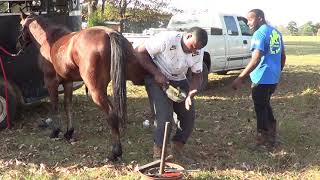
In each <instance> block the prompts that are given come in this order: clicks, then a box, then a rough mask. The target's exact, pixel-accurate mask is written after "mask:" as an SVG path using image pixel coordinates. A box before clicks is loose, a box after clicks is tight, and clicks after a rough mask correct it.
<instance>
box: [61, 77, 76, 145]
mask: <svg viewBox="0 0 320 180" xmlns="http://www.w3.org/2000/svg"><path fill="white" fill-rule="evenodd" d="M63 88H64V110H65V112H66V116H67V119H68V125H67V131H66V133H65V134H64V137H65V138H66V139H67V140H68V141H69V140H71V138H72V135H73V132H74V127H73V120H72V112H71V110H72V92H73V83H72V82H65V83H63Z"/></svg>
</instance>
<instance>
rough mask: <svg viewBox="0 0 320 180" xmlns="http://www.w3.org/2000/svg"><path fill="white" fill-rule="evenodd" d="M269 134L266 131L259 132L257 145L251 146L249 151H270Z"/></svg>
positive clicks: (256, 140)
mask: <svg viewBox="0 0 320 180" xmlns="http://www.w3.org/2000/svg"><path fill="white" fill-rule="evenodd" d="M267 136H268V134H267V132H266V131H264V130H258V132H257V135H256V139H255V143H252V144H249V146H248V147H249V149H250V150H252V151H268V142H267V138H268V137H267Z"/></svg>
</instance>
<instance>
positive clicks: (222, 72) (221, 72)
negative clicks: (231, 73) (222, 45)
mask: <svg viewBox="0 0 320 180" xmlns="http://www.w3.org/2000/svg"><path fill="white" fill-rule="evenodd" d="M227 73H228V71H219V72H217V74H218V75H226V74H227Z"/></svg>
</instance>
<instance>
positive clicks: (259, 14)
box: [249, 9, 266, 22]
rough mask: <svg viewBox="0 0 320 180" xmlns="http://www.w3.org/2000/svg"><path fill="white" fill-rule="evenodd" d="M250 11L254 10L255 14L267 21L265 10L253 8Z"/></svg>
mask: <svg viewBox="0 0 320 180" xmlns="http://www.w3.org/2000/svg"><path fill="white" fill-rule="evenodd" d="M250 12H253V13H254V14H256V16H257V17H260V18H262V21H264V22H265V21H266V18H265V17H264V12H263V11H262V10H261V9H252V10H251V11H249V13H250Z"/></svg>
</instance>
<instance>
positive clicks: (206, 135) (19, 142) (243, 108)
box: [0, 66, 320, 172]
mask: <svg viewBox="0 0 320 180" xmlns="http://www.w3.org/2000/svg"><path fill="white" fill-rule="evenodd" d="M296 69H297V67H293V66H291V67H288V68H287V69H286V70H285V72H284V73H283V77H282V81H281V83H280V84H279V86H278V89H277V91H276V93H275V95H274V97H273V99H272V105H273V109H274V114H275V117H276V118H277V119H278V123H279V134H280V139H281V141H282V142H283V143H282V144H281V145H280V147H279V148H277V149H276V150H275V151H274V152H271V153H259V152H250V151H249V149H248V148H247V144H249V143H251V142H253V141H254V134H255V126H256V124H255V113H254V111H253V105H252V101H251V97H250V89H249V87H250V82H249V80H247V81H246V82H245V83H244V85H243V88H242V89H241V90H240V91H233V90H232V89H231V88H230V84H231V83H232V81H233V79H235V78H236V77H237V75H238V74H237V73H233V72H231V73H229V74H228V75H226V76H217V75H210V82H209V84H208V89H207V90H205V91H204V92H202V93H201V94H199V96H198V97H197V99H196V109H197V114H196V124H195V130H194V133H193V134H192V136H191V138H190V140H189V142H188V144H187V146H186V149H185V150H186V154H187V155H188V156H190V157H193V158H194V159H196V161H197V162H199V163H198V164H196V165H190V164H189V165H184V166H185V167H186V168H187V169H190V168H191V169H192V168H201V169H202V170H208V171H212V170H217V169H227V168H228V169H230V168H235V169H241V170H258V171H264V172H283V171H288V170H297V171H300V170H303V169H304V168H305V167H308V166H313V165H319V163H320V158H319V157H320V156H319V155H320V140H319V138H318V136H319V134H320V130H319V128H318V127H320V122H319V121H318V120H319V117H320V114H319V112H318V109H319V100H318V97H319V93H320V90H319V88H318V82H319V80H320V75H319V74H318V73H317V72H318V71H319V69H320V68H319V67H309V66H306V67H303V68H299V71H295V70H296ZM131 88H132V89H136V88H140V90H142V91H143V87H135V86H133V87H131ZM129 94H130V92H129ZM60 105H61V106H62V104H60ZM73 107H74V112H73V115H74V120H75V122H76V133H77V136H78V138H79V141H78V142H76V143H75V144H69V143H67V142H66V141H65V140H63V139H60V140H52V139H49V138H48V135H49V131H48V130H43V129H39V128H38V127H37V123H38V122H39V121H40V120H42V119H45V118H46V117H47V113H48V111H49V104H48V103H47V102H44V103H41V104H40V105H37V106H32V107H28V108H24V109H22V110H21V111H20V114H19V115H18V117H17V121H16V122H15V124H14V125H15V126H14V128H13V129H11V130H4V131H1V132H0V142H2V143H1V145H0V149H1V153H0V160H1V161H10V160H12V159H18V160H19V161H22V162H25V163H35V164H40V163H44V164H46V165H47V166H48V167H49V168H52V169H54V168H55V167H70V166H76V167H84V166H86V167H100V166H103V165H105V162H104V160H105V158H106V156H107V154H108V153H109V152H110V145H111V143H110V142H111V138H110V133H109V131H110V129H109V128H108V127H107V126H106V122H105V121H104V118H103V117H104V115H103V113H102V112H101V111H100V110H99V109H98V108H97V107H96V106H95V105H94V104H93V103H92V101H91V100H90V99H87V97H86V96H85V95H83V94H78V95H76V96H74V102H73ZM62 114H63V113H62ZM128 117H129V121H128V127H127V129H126V130H125V131H124V132H123V137H122V143H123V148H124V149H123V150H124V155H123V161H122V162H124V163H125V164H127V165H129V164H130V163H131V162H132V161H137V162H138V163H139V164H145V163H148V162H150V161H152V158H151V157H152V151H151V149H152V128H143V127H142V122H143V121H144V120H145V119H149V120H151V119H152V116H151V114H150V110H149V102H148V99H147V97H146V93H145V92H144V93H142V94H141V96H140V97H136V96H133V97H130V96H129V98H128ZM151 122H152V121H151ZM122 162H121V163H122Z"/></svg>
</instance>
